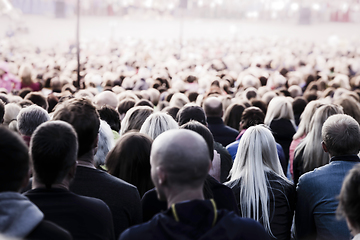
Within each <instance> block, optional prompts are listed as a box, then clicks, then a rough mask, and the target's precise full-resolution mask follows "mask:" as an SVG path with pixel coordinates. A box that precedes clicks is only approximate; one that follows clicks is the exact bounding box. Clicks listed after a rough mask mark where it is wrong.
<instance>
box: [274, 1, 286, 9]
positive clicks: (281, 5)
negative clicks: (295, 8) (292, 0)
mask: <svg viewBox="0 0 360 240" xmlns="http://www.w3.org/2000/svg"><path fill="white" fill-rule="evenodd" d="M284 7H285V2H283V1H274V2H272V3H271V8H272V9H273V10H275V11H281V10H283V9H284Z"/></svg>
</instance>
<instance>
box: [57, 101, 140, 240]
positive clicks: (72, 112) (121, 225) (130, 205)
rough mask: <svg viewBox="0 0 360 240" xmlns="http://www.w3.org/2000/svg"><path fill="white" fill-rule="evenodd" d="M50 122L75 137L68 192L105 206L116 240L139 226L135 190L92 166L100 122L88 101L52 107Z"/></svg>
mask: <svg viewBox="0 0 360 240" xmlns="http://www.w3.org/2000/svg"><path fill="white" fill-rule="evenodd" d="M53 119H54V120H62V121H65V122H68V123H70V124H71V125H72V126H73V128H74V129H75V131H76V133H77V136H78V143H79V150H78V154H77V163H78V165H77V167H76V175H75V178H74V180H73V181H72V182H71V184H70V191H72V192H74V193H76V194H79V195H83V196H87V197H94V198H98V199H101V200H103V201H104V202H105V203H106V204H107V205H108V206H109V208H110V210H111V213H112V217H113V223H114V232H115V237H116V238H117V237H118V236H119V235H120V233H121V232H122V231H124V230H125V229H126V228H128V227H130V226H132V225H135V224H139V223H141V221H142V215H141V203H140V195H139V192H138V190H137V188H136V187H135V186H133V185H131V184H129V183H126V182H125V181H123V180H121V179H118V178H116V177H114V176H111V175H110V174H108V173H106V172H104V171H101V170H98V169H96V168H95V166H94V152H95V151H96V147H97V142H98V132H99V127H100V119H99V114H98V113H97V110H96V108H95V106H94V105H93V104H92V103H91V101H90V100H88V99H86V98H74V99H70V100H68V101H65V102H63V103H61V105H58V106H57V107H56V110H55V112H54V115H53Z"/></svg>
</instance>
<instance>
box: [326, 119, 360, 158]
mask: <svg viewBox="0 0 360 240" xmlns="http://www.w3.org/2000/svg"><path fill="white" fill-rule="evenodd" d="M321 135H322V139H323V141H324V143H325V145H326V147H327V150H328V151H329V153H330V155H331V156H341V155H349V154H358V152H359V150H360V126H359V123H358V122H357V121H356V120H355V119H354V118H352V117H350V116H348V115H346V114H335V115H332V116H330V117H329V118H328V119H327V120H326V121H325V122H324V125H323V127H322V134H321Z"/></svg>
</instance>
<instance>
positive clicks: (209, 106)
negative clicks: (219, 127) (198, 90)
mask: <svg viewBox="0 0 360 240" xmlns="http://www.w3.org/2000/svg"><path fill="white" fill-rule="evenodd" d="M222 107H223V106H222V102H221V101H220V99H219V98H217V97H209V98H207V99H206V100H205V101H204V111H205V114H206V116H207V117H221V116H222V113H223V108H222Z"/></svg>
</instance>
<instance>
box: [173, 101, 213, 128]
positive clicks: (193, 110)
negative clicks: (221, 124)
mask: <svg viewBox="0 0 360 240" xmlns="http://www.w3.org/2000/svg"><path fill="white" fill-rule="evenodd" d="M191 120H195V121H198V122H200V123H201V124H203V125H207V120H206V115H205V111H204V109H202V108H201V107H199V106H197V105H194V104H189V105H185V106H184V107H183V108H181V109H180V110H179V112H178V113H177V115H176V121H177V122H178V124H179V126H181V125H183V124H185V123H187V122H189V121H191Z"/></svg>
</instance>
